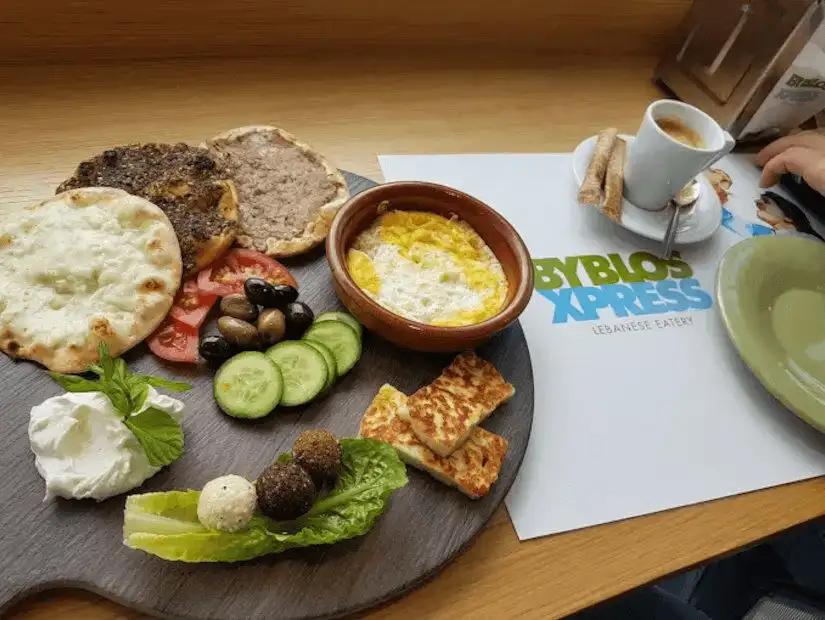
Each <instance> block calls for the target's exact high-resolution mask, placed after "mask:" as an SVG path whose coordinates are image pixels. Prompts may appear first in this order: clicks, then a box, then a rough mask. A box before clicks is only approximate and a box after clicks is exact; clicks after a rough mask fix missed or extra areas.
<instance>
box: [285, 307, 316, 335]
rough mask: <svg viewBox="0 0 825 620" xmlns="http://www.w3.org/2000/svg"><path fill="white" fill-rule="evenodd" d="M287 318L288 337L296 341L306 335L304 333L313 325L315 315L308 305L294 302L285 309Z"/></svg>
mask: <svg viewBox="0 0 825 620" xmlns="http://www.w3.org/2000/svg"><path fill="white" fill-rule="evenodd" d="M284 316H285V317H286V337H287V338H288V339H290V340H296V339H298V338H300V337H301V336H303V335H304V332H305V331H306V330H307V329H309V326H310V325H312V321H314V320H315V315H314V314H313V313H312V310H311V309H310V307H309V306H308V305H306V304H305V303H303V302H301V301H293V302H292V303H291V304H287V306H286V308H284Z"/></svg>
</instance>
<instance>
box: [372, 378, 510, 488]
mask: <svg viewBox="0 0 825 620" xmlns="http://www.w3.org/2000/svg"><path fill="white" fill-rule="evenodd" d="M407 401H408V398H407V396H406V395H405V394H403V393H402V392H399V391H398V390H396V389H395V388H394V387H393V386H391V385H384V386H382V387H381V389H380V390H379V391H378V394H376V396H375V398H374V399H373V401H372V403H371V404H370V406H369V408H368V409H367V411H366V413H365V414H364V417H363V418H362V419H361V428H360V435H361V437H368V438H371V439H377V440H379V441H384V442H386V443H388V444H390V445H391V446H393V447H394V448H395V449H396V451H397V452H398V455H399V456H400V457H401V460H403V461H404V462H405V463H407V464H409V465H411V466H413V467H417V468H418V469H421V470H423V471H426V472H427V473H429V474H430V475H431V476H433V477H434V478H436V479H437V480H439V481H441V482H443V483H444V484H447V485H449V486H453V487H455V488H457V489H458V490H460V491H461V492H462V493H464V494H465V495H468V496H469V497H472V498H473V499H478V498H479V497H482V496H484V495H486V494H487V493H488V492H489V490H490V487H491V486H492V485H493V483H494V482H495V481H496V480H497V479H498V472H499V471H500V470H501V465H502V463H503V462H504V455H505V454H506V452H507V440H506V439H504V438H503V437H501V436H499V435H496V434H495V433H491V432H489V431H486V430H484V429H483V428H479V427H475V428H473V429H472V431H471V432H470V436H469V438H468V439H467V441H466V442H465V443H464V445H463V446H461V447H460V448H459V449H458V450H456V451H455V452H453V453H452V454H451V455H450V456H448V457H446V458H444V457H441V456H438V455H437V454H435V453H434V452H433V451H432V450H430V449H429V448H427V446H426V445H424V444H423V443H422V442H421V441H419V440H418V438H417V437H416V436H415V433H414V432H413V430H412V428H411V426H410V424H409V423H408V422H406V421H404V420H403V419H402V418H401V416H400V415H399V414H400V413H403V412H404V411H405V410H406V408H407Z"/></svg>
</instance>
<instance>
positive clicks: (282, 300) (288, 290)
mask: <svg viewBox="0 0 825 620" xmlns="http://www.w3.org/2000/svg"><path fill="white" fill-rule="evenodd" d="M272 290H273V292H274V293H275V298H274V303H273V305H272V307H273V308H286V305H287V304H291V303H292V302H293V301H296V300H297V299H298V289H296V288H295V287H294V286H289V285H288V284H273V285H272Z"/></svg>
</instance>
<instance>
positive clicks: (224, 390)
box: [214, 351, 284, 418]
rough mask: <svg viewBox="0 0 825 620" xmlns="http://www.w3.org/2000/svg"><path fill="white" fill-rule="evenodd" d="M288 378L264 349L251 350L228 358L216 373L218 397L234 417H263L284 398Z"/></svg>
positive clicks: (228, 413)
mask: <svg viewBox="0 0 825 620" xmlns="http://www.w3.org/2000/svg"><path fill="white" fill-rule="evenodd" d="M283 392H284V381H283V378H282V377H281V371H280V370H279V369H278V367H277V366H276V365H275V363H274V362H273V361H272V360H271V359H269V358H268V357H267V356H266V355H264V354H263V353H259V352H257V351H247V352H245V353H239V354H238V355H236V356H235V357H231V358H229V359H228V360H226V361H225V362H224V363H223V365H221V367H220V368H219V369H218V372H217V373H215V383H214V393H215V400H216V401H218V406H219V407H220V408H221V410H222V411H223V412H224V413H225V414H227V415H230V416H232V417H233V418H262V417H264V416H265V415H266V414H268V413H269V412H271V411H272V410H273V409H275V407H277V406H278V404H279V403H280V402H281V396H282V395H283Z"/></svg>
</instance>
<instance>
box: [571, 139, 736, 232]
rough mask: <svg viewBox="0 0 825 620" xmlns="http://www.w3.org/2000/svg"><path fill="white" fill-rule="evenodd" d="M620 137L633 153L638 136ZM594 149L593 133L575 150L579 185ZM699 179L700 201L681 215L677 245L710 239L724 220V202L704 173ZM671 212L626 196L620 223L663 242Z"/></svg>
mask: <svg viewBox="0 0 825 620" xmlns="http://www.w3.org/2000/svg"><path fill="white" fill-rule="evenodd" d="M620 137H621V138H623V139H624V141H625V142H626V143H627V153H628V155H630V151H631V149H632V148H633V141H634V140H635V138H634V137H633V136H626V135H622V136H620ZM595 148H596V136H591V137H589V138H588V139H587V140H585V141H584V142H582V143H580V144H579V145H578V146H577V147H576V150H575V151H573V175H574V176H575V177H576V185H577V186H579V185H581V183H582V179H584V174H585V171H586V170H587V166H589V165H590V160H591V159H592V158H593V150H594V149H595ZM651 174H656V171H655V170H654V171H651ZM697 179H698V180H699V185H700V187H701V193H700V195H699V200H697V201H696V204H695V205H694V206H693V207H691V208H690V209H685V210H684V211H683V212H682V214H681V217H680V218H679V229H678V230H677V231H676V241H675V242H676V243H678V244H688V243H698V242H700V241H704V240H705V239H709V238H710V237H712V236H713V234H714V233H715V232H716V231H717V230H718V229H719V225H720V224H721V223H722V203H721V202H719V197H718V196H717V195H716V191H714V189H713V186H712V185H711V184H710V181H708V180H707V178H705V175H704V174H700V175H699V176H698V177H697ZM671 213H672V212H671V210H670V209H662V210H661V211H646V210H645V209H640V208H639V207H637V206H636V205H634V204H632V203H631V202H630V201H629V200H628V199H627V198H624V199H623V200H622V221H621V226H622V227H623V228H626V229H627V230H629V231H630V232H633V233H636V234H637V235H640V236H642V237H645V238H647V239H652V240H653V241H664V238H665V232H666V231H667V225H668V222H669V221H670V216H671Z"/></svg>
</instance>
